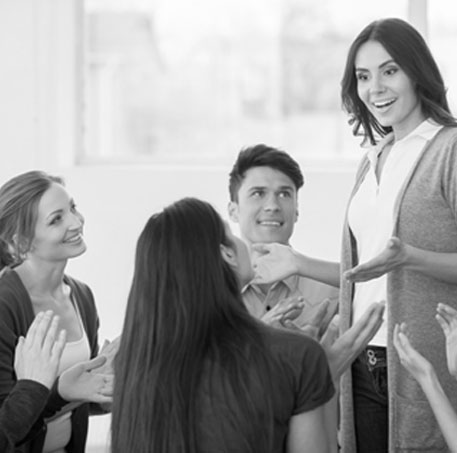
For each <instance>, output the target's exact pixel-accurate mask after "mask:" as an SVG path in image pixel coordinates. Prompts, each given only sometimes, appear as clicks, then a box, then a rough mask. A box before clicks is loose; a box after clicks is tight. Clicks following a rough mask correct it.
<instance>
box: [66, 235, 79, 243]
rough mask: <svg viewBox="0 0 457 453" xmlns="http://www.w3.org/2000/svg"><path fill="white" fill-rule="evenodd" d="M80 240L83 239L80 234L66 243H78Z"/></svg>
mask: <svg viewBox="0 0 457 453" xmlns="http://www.w3.org/2000/svg"><path fill="white" fill-rule="evenodd" d="M80 239H81V235H80V234H78V235H77V236H74V237H72V238H70V239H67V240H66V241H65V242H78V241H79V240H80Z"/></svg>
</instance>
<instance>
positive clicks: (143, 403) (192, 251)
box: [111, 198, 273, 453]
mask: <svg viewBox="0 0 457 453" xmlns="http://www.w3.org/2000/svg"><path fill="white" fill-rule="evenodd" d="M221 244H224V245H226V246H228V247H230V246H231V245H232V244H230V243H229V242H228V240H227V237H226V233H225V227H224V223H223V221H222V219H221V218H220V216H219V215H218V213H217V212H216V211H215V210H214V209H213V208H212V207H211V206H210V205H209V204H208V203H205V202H203V201H200V200H197V199H192V198H186V199H183V200H181V201H178V202H176V203H174V204H172V205H171V206H169V207H167V208H166V209H164V210H163V211H162V212H161V213H158V214H155V215H153V216H152V217H151V218H150V219H149V220H148V222H147V224H146V226H145V228H144V230H143V232H142V233H141V235H140V237H139V240H138V244H137V249H136V260H135V271H134V276H133V282H132V286H131V290H130V294H129V298H128V305H127V312H126V316H125V321H124V328H123V332H122V340H121V345H120V349H119V352H118V354H117V357H116V361H115V376H116V379H115V388H114V402H113V410H112V427H111V430H112V452H113V453H126V452H132V453H133V452H135V453H142V452H144V453H150V452H154V453H162V452H163V453H176V452H179V453H181V452H182V453H197V452H198V451H199V430H198V425H199V424H201V423H204V420H203V421H202V420H199V411H198V409H199V408H198V404H199V399H198V395H199V391H201V383H202V381H203V379H205V380H209V381H210V382H209V388H212V387H214V386H218V390H217V396H218V397H219V398H220V396H221V395H224V396H225V399H224V404H225V405H226V406H227V407H228V408H229V410H228V412H227V413H228V414H232V415H231V417H230V419H228V420H225V421H224V422H225V423H226V426H231V427H232V428H231V429H232V431H231V432H233V429H235V432H237V434H238V436H240V438H241V439H243V442H244V445H245V448H243V451H244V452H258V453H266V452H268V451H270V450H271V439H272V436H271V433H272V429H273V415H272V403H271V400H272V396H271V395H273V389H268V388H266V386H268V385H270V384H269V381H270V376H271V374H270V373H271V369H272V364H271V363H270V362H271V360H272V359H270V356H269V355H268V353H267V350H266V346H265V344H264V340H263V332H264V331H265V327H263V326H262V325H261V324H260V322H259V321H257V320H255V319H254V318H252V317H251V316H250V315H249V313H248V312H247V311H246V309H245V307H244V305H243V302H242V299H241V294H240V286H239V282H238V279H237V276H236V274H235V273H234V271H233V270H232V268H231V267H230V266H229V265H228V264H227V263H226V262H225V261H224V259H223V258H222V255H221ZM212 377H214V379H212ZM212 396H213V395H212V394H211V393H210V394H209V395H205V397H206V398H208V397H209V398H210V399H211V397H212ZM200 402H201V400H200ZM217 415H218V414H217V413H215V414H214V416H215V418H217ZM226 415H227V414H226ZM229 441H230V439H227V442H228V443H229ZM221 449H222V450H223V445H221Z"/></svg>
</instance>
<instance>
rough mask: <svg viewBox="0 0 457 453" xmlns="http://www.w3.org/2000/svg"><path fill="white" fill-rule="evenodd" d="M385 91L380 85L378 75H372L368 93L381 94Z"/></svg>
mask: <svg viewBox="0 0 457 453" xmlns="http://www.w3.org/2000/svg"><path fill="white" fill-rule="evenodd" d="M384 90H385V86H384V84H383V83H382V80H381V78H380V77H379V76H378V75H374V76H373V77H372V78H371V83H370V91H371V92H372V93H382V92H383V91H384Z"/></svg>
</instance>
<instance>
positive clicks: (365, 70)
mask: <svg viewBox="0 0 457 453" xmlns="http://www.w3.org/2000/svg"><path fill="white" fill-rule="evenodd" d="M391 63H395V60H394V59H393V58H391V59H390V60H386V61H384V62H383V63H381V64H380V65H379V66H378V68H379V69H382V68H384V67H385V66H387V65H388V64H391ZM355 70H356V71H363V72H368V69H365V68H355Z"/></svg>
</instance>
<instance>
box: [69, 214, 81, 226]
mask: <svg viewBox="0 0 457 453" xmlns="http://www.w3.org/2000/svg"><path fill="white" fill-rule="evenodd" d="M83 225H84V217H83V215H82V214H81V213H79V212H73V213H72V214H71V220H70V228H71V229H72V230H77V229H78V228H81V227H82V226H83Z"/></svg>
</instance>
